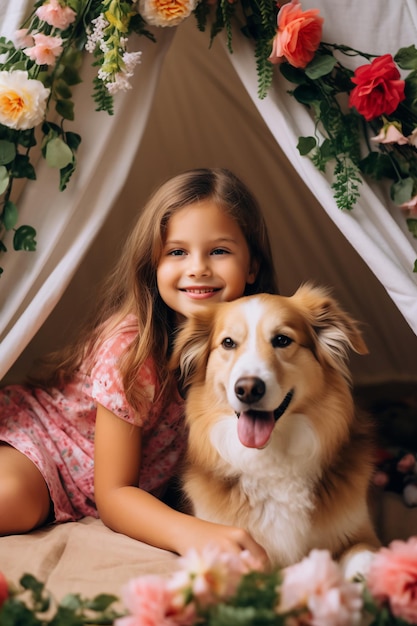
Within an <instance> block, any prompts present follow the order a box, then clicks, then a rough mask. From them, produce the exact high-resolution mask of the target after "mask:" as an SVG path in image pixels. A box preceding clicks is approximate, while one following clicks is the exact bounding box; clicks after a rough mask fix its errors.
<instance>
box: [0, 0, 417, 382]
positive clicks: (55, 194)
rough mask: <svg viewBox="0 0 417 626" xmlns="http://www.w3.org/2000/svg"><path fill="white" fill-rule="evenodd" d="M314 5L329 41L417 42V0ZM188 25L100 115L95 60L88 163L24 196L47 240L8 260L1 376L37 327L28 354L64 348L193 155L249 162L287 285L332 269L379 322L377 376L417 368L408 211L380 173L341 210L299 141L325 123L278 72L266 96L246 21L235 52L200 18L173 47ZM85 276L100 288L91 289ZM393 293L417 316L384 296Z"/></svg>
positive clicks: (85, 150) (167, 36) (374, 325)
mask: <svg viewBox="0 0 417 626" xmlns="http://www.w3.org/2000/svg"><path fill="white" fill-rule="evenodd" d="M25 4H27V0H14V2H13V3H8V2H6V3H5V1H4V0H0V7H2V5H4V7H3V8H7V18H8V19H7V24H8V29H9V31H8V32H10V31H11V30H13V28H14V27H15V25H16V24H18V23H19V21H20V15H19V12H18V11H17V7H18V6H21V7H24V5H25ZM29 4H30V3H29ZM302 4H303V7H304V8H312V7H317V8H319V9H320V12H321V14H322V16H323V17H324V19H325V28H324V39H325V40H327V41H337V42H339V43H346V44H350V45H351V46H352V47H357V48H361V49H363V50H366V51H368V52H375V53H376V54H382V53H385V52H395V51H396V50H397V49H398V48H399V47H401V46H406V45H410V44H411V43H414V42H415V41H417V38H416V32H417V29H416V20H415V17H416V15H415V14H416V5H415V0H368V2H367V3H364V2H363V0H352V2H349V3H346V1H345V0H316V1H313V0H302ZM22 10H23V9H22ZM4 23H5V21H4V19H2V26H1V30H2V32H4V26H3V24H4ZM173 34H174V33H173V31H172V30H170V29H158V31H157V33H156V36H157V41H158V43H157V45H155V44H153V43H151V42H148V41H147V40H146V39H144V38H141V39H140V40H138V44H137V48H138V49H141V50H142V51H143V61H142V64H141V65H140V66H138V67H137V69H136V73H135V80H134V85H133V89H132V91H130V92H127V93H126V94H123V95H122V96H121V97H120V98H118V99H117V101H116V106H115V116H114V117H108V116H107V114H105V113H96V112H94V103H93V102H92V99H91V81H90V80H89V76H90V74H89V72H91V69H90V68H89V67H88V65H89V59H88V58H87V60H86V61H87V62H86V68H85V72H86V73H85V82H84V83H83V84H82V85H81V86H80V89H79V90H78V93H77V96H76V122H75V123H74V124H73V130H74V131H75V132H79V133H80V134H81V135H82V138H83V141H82V144H81V146H80V149H79V153H78V162H79V167H78V171H77V172H76V174H75V175H74V178H73V180H72V181H71V183H70V185H69V187H68V189H67V190H66V191H65V192H63V193H60V192H59V191H58V173H57V172H55V171H53V170H50V169H49V168H48V167H47V166H46V165H45V164H44V163H42V164H40V167H39V168H38V170H37V173H38V180H37V182H36V183H34V184H28V185H26V187H25V190H24V195H23V196H22V198H21V202H20V206H21V209H22V218H21V222H22V223H29V224H33V225H34V226H35V227H36V228H37V231H38V237H37V239H38V251H37V252H36V253H30V252H27V253H24V252H7V254H5V255H4V256H3V258H2V265H3V267H4V268H5V272H4V274H3V276H2V278H1V279H0V311H1V312H0V340H1V343H0V378H1V377H2V376H3V375H4V374H5V373H6V372H7V371H8V369H9V368H10V367H11V366H12V364H13V363H14V361H15V360H16V359H17V358H18V356H19V354H20V353H21V352H22V351H23V350H24V349H25V347H26V346H27V344H29V342H30V341H31V340H32V338H33V340H32V342H31V345H30V346H29V348H31V352H30V350H29V348H26V350H25V352H26V353H28V354H29V352H30V354H29V356H28V358H31V357H32V356H33V357H35V356H38V355H39V353H40V352H41V351H42V350H43V349H45V350H46V349H47V348H49V349H53V348H54V347H56V343H57V340H59V339H62V336H61V335H62V333H63V329H66V328H68V319H69V320H70V321H72V322H74V319H73V318H75V317H77V314H78V313H80V312H82V310H83V308H86V307H87V306H88V303H87V302H85V301H84V299H83V298H85V294H86V293H88V292H89V291H91V292H93V289H94V287H95V285H96V282H97V281H98V280H99V279H100V275H101V274H103V273H105V271H106V268H107V267H109V264H111V262H112V259H113V258H114V257H115V255H116V254H117V248H118V246H119V242H120V241H122V240H123V235H124V234H125V232H126V230H127V229H128V224H129V223H130V221H131V220H132V219H136V215H137V211H138V208H139V207H140V206H142V205H143V202H144V201H145V199H146V197H147V195H148V193H149V192H150V191H151V190H152V188H154V187H155V186H156V185H158V184H159V183H160V182H161V181H162V180H165V179H166V178H167V177H168V176H171V175H173V174H175V173H177V172H178V171H181V170H183V169H185V168H187V167H199V166H216V165H221V166H225V167H230V169H232V170H234V171H236V173H237V174H238V175H241V176H242V178H244V180H245V181H246V182H248V183H249V185H250V187H251V188H252V189H253V190H254V192H255V193H256V195H257V196H258V197H259V198H260V200H261V204H262V206H263V207H264V208H265V209H266V218H267V221H268V225H269V227H270V231H271V238H272V242H273V248H274V256H275V257H276V259H277V267H278V272H279V275H280V277H281V280H280V283H281V289H282V291H283V293H289V292H292V291H293V287H296V286H297V284H298V283H299V282H301V281H303V280H309V279H310V278H313V279H316V278H318V279H319V280H320V281H321V282H324V283H325V284H329V285H331V286H335V287H336V294H337V295H338V296H339V295H340V296H341V299H342V301H343V303H345V304H346V306H347V308H348V309H349V310H351V311H352V312H354V313H356V315H357V317H358V318H359V319H361V320H365V321H366V323H367V325H368V330H367V334H368V337H369V338H370V343H371V344H373V345H372V346H371V348H373V349H372V350H371V351H372V353H373V354H372V355H371V361H369V363H368V365H367V366H365V368H364V370H363V374H362V376H361V377H362V379H364V380H365V379H366V380H371V379H372V378H373V377H374V378H378V377H379V378H382V379H391V378H395V376H396V375H398V376H399V377H403V378H404V377H407V376H409V377H410V378H413V377H414V378H415V377H417V359H415V354H416V350H417V340H416V336H415V334H414V333H417V308H416V307H417V297H416V296H417V280H416V279H417V277H416V275H415V274H413V273H412V266H413V263H414V259H415V258H416V257H417V246H416V240H414V239H413V238H412V237H411V235H410V234H409V233H408V231H407V229H406V227H405V225H404V221H403V217H402V215H401V214H400V212H399V210H398V209H397V208H395V207H391V206H390V204H389V203H388V201H387V200H386V199H385V198H384V197H383V196H382V195H381V191H380V189H379V188H375V189H373V188H371V187H369V186H368V185H364V186H363V188H362V196H361V201H360V203H359V205H358V206H357V207H356V208H355V209H354V210H353V211H352V212H351V213H344V212H342V211H340V210H339V209H337V208H336V206H335V203H334V201H333V197H332V193H331V190H330V185H329V180H328V179H327V178H326V177H325V176H324V175H322V174H320V173H319V172H318V171H317V170H316V169H315V168H314V166H313V165H312V164H311V163H310V161H309V159H308V158H307V157H300V156H299V154H298V151H297V150H296V147H295V146H296V144H297V140H298V136H300V135H309V134H311V129H312V122H311V120H310V118H309V116H308V114H307V112H306V111H305V110H304V109H303V107H302V106H301V105H299V104H298V103H296V102H295V100H294V99H293V98H291V97H290V96H289V95H288V94H287V93H286V89H287V85H286V84H285V83H284V81H283V79H282V78H281V76H280V75H279V73H278V72H277V76H276V79H275V82H274V85H273V88H272V90H271V92H270V94H269V96H268V97H267V98H266V99H265V100H263V101H260V100H259V99H258V97H257V78H256V71H255V62H254V56H253V49H252V47H251V44H250V43H249V42H248V41H247V40H246V39H244V38H243V37H240V36H239V33H235V36H234V42H233V49H234V52H233V54H232V55H229V53H228V52H227V53H226V52H224V51H222V49H221V45H220V47H218V46H217V44H215V45H214V46H213V49H212V50H210V51H209V50H208V36H205V35H202V34H201V33H199V32H198V31H197V29H196V27H195V23H193V18H190V20H187V23H184V25H183V26H181V27H180V28H179V30H178V34H177V36H176V38H175V41H174V44H173V45H172V46H171V48H170V50H169V53H168V54H167V55H166V58H165V53H166V52H167V49H168V48H169V47H170V43H171V39H172V37H173ZM226 57H227V58H226ZM229 59H230V61H231V63H232V64H233V66H234V68H235V70H236V72H237V73H238V75H239V77H240V80H241V81H242V83H243V85H244V87H245V88H242V86H241V83H240V81H236V79H235V74H234V72H233V70H232V68H231V66H230V63H229ZM162 62H163V63H162ZM160 70H161V81H160V83H159V84H158V85H157V82H158V76H159V73H160ZM245 89H246V90H247V92H248V94H249V96H250V98H249V97H248V96H247V95H246V93H245ZM154 95H155V99H153V98H154ZM245 98H246V99H247V100H248V102H246V100H245ZM148 115H149V116H148ZM268 129H269V130H268ZM279 146H280V148H279ZM285 157H287V159H288V160H289V162H290V163H291V164H292V166H293V167H294V169H295V171H296V172H298V174H299V175H300V176H301V179H303V181H304V183H305V184H306V185H307V187H308V188H309V189H310V190H311V192H312V193H313V194H314V196H315V199H314V202H313V201H312V200H311V199H310V198H309V196H308V195H306V193H305V191H304V190H303V189H302V184H300V182H299V180H298V178H297V177H294V175H293V172H292V167H291V165H290V164H289V163H288V162H287V161H286V158H285ZM321 207H323V208H324V209H325V212H324V211H323V209H322V208H321ZM327 216H328V217H327ZM122 222H123V225H121V223H122ZM336 227H337V228H336ZM337 229H340V231H341V232H342V233H343V236H344V237H346V239H347V240H349V241H350V243H351V244H352V246H353V247H354V248H355V249H356V250H357V252H359V254H360V255H361V257H362V258H363V259H364V260H365V262H366V264H367V266H369V267H370V268H371V270H372V272H373V273H374V274H375V276H377V277H378V280H379V281H380V283H381V284H382V285H383V289H382V288H379V287H380V286H379V287H378V285H379V283H378V281H377V280H376V279H375V280H374V283H375V284H372V286H371V287H369V283H370V282H372V281H369V277H368V273H369V274H370V272H369V271H368V267H367V266H365V264H363V266H362V265H361V263H362V262H359V261H360V257H358V258H356V256H355V254H354V253H352V252H351V250H350V246H349V244H347V243H345V241H344V238H343V237H342V236H341V235H340V234H339V231H338V230H337ZM9 248H11V246H10V245H9ZM84 257H85V260H84V261H83V258H84ZM80 264H81V265H80ZM77 268H78V269H77ZM82 282H84V284H86V285H87V286H86V287H85V286H84V287H82V288H81V287H80V285H81V283H82ZM68 285H69V286H68ZM384 290H386V291H387V292H388V294H389V296H390V298H392V301H393V302H395V304H396V307H398V310H399V311H401V315H400V314H399V313H398V311H397V309H396V308H395V307H394V306H393V305H392V302H391V301H389V302H387V301H386V300H389V299H388V298H386V299H385V300H384V294H385V291H384ZM352 309H354V310H352ZM51 312H52V314H51ZM48 316H49V317H48ZM402 316H403V317H402ZM47 318H48V320H47V323H46V324H44V322H45V320H46V319H47ZM64 318H65V319H66V320H67V321H65V319H64ZM403 318H404V319H405V320H407V324H405V323H404V319H403ZM401 324H403V325H404V326H405V327H406V328H405V329H404V328H401ZM42 325H43V326H42ZM41 327H42V328H41ZM39 328H41V330H40V332H37V331H38V329H39ZM407 329H408V330H407ZM411 329H413V330H411ZM366 358H368V357H366ZM372 359H373V360H372ZM361 363H362V361H361ZM22 369H23V370H24V367H23V368H22Z"/></svg>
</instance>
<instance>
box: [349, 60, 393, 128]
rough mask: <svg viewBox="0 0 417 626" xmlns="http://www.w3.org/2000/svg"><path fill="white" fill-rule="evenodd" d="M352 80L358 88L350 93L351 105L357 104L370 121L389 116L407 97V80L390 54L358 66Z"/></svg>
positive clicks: (357, 108) (359, 110) (357, 107)
mask: <svg viewBox="0 0 417 626" xmlns="http://www.w3.org/2000/svg"><path fill="white" fill-rule="evenodd" d="M352 82H353V83H355V85H356V87H354V88H353V89H352V91H351V93H350V97H349V106H350V107H355V109H356V110H357V111H358V113H360V115H363V117H364V118H365V119H366V120H367V121H368V122H369V120H373V119H375V118H376V117H379V116H380V115H384V114H385V115H390V114H391V113H393V112H394V111H395V110H396V108H397V107H398V105H399V104H400V102H402V100H404V99H405V94H404V87H405V82H404V81H403V80H401V77H400V72H399V71H398V68H397V66H396V65H395V63H394V59H393V58H392V56H391V55H390V54H384V55H382V56H380V57H377V58H376V59H374V60H373V61H372V63H370V64H368V65H361V66H360V67H358V68H357V69H356V70H355V76H354V78H352Z"/></svg>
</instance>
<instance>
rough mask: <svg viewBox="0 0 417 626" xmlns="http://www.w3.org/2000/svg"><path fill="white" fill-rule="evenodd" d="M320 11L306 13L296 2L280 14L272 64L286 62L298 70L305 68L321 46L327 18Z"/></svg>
mask: <svg viewBox="0 0 417 626" xmlns="http://www.w3.org/2000/svg"><path fill="white" fill-rule="evenodd" d="M318 13H319V10H318V9H309V10H307V11H303V10H302V9H301V4H300V3H299V2H298V0H292V1H291V2H290V3H288V4H284V6H283V7H282V8H281V9H280V11H279V13H278V19H277V23H278V30H277V34H276V35H275V38H274V41H273V44H272V52H271V56H270V57H269V61H271V63H280V62H281V61H283V60H284V59H286V60H287V61H288V63H290V64H291V65H293V66H294V67H301V68H304V67H305V66H306V65H307V64H308V63H310V61H311V60H312V58H313V57H314V54H315V52H316V50H317V48H318V47H319V45H320V40H321V34H322V26H323V18H322V17H319V15H318Z"/></svg>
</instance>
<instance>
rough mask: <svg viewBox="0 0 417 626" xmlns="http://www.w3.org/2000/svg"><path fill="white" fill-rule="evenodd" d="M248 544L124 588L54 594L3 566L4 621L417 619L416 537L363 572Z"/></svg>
mask: <svg viewBox="0 0 417 626" xmlns="http://www.w3.org/2000/svg"><path fill="white" fill-rule="evenodd" d="M258 565H259V564H257V563H254V562H253V561H251V559H250V558H249V556H248V554H247V553H246V552H242V553H241V555H238V556H237V555H231V554H225V553H222V552H220V551H219V550H218V549H216V548H209V549H206V550H204V551H203V552H202V553H197V552H196V551H194V550H190V552H189V553H188V554H187V555H186V556H185V557H184V558H179V559H178V570H177V571H176V572H174V573H173V574H172V575H171V576H170V577H166V576H164V577H161V576H156V575H149V574H148V575H145V576H139V577H137V578H133V579H132V580H130V581H128V582H127V584H126V585H125V586H124V587H123V588H122V589H121V591H120V598H119V597H117V596H113V595H108V594H99V595H98V596H96V597H95V598H92V599H88V598H83V597H81V596H80V595H79V594H69V595H67V596H65V597H64V598H63V599H62V600H61V601H60V602H58V603H57V602H55V601H54V599H53V597H52V596H51V594H49V593H48V591H47V590H46V589H45V588H44V585H43V583H42V582H40V581H38V580H37V579H36V578H34V577H33V576H31V575H30V574H25V575H24V576H22V578H21V580H20V587H16V586H15V585H12V584H9V583H8V582H7V580H6V578H5V576H4V575H3V574H1V573H0V624H4V625H6V624H7V626H18V625H21V624H31V625H32V626H58V624H59V626H81V625H85V624H108V625H109V624H113V625H114V626H230V625H236V626H254V625H256V624H259V625H262V626H407V625H408V624H416V623H417V593H416V589H417V537H414V538H411V539H409V540H408V541H394V542H393V543H392V544H390V546H388V547H387V548H381V549H380V550H379V551H378V552H376V554H375V557H374V560H373V561H372V562H371V565H370V569H369V571H368V573H367V574H366V575H365V576H361V577H358V579H357V580H356V581H348V580H346V579H345V578H344V576H343V573H342V570H341V568H340V566H339V564H338V563H337V562H336V561H334V560H333V559H332V558H331V556H330V553H329V552H328V551H326V550H312V552H310V554H309V555H308V556H307V557H305V558H304V559H303V560H302V561H300V562H299V563H295V564H294V565H291V566H289V567H287V568H285V569H281V570H275V571H272V572H263V571H261V570H260V569H259V567H258Z"/></svg>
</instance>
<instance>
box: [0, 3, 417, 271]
mask: <svg viewBox="0 0 417 626" xmlns="http://www.w3.org/2000/svg"><path fill="white" fill-rule="evenodd" d="M191 14H192V15H193V16H194V18H195V19H196V25H197V27H198V28H199V30H201V31H204V30H206V29H207V27H209V28H210V39H211V40H212V39H213V38H214V37H215V36H217V34H218V33H220V32H222V31H225V33H226V38H227V44H228V48H229V50H230V52H233V45H232V43H233V42H232V32H233V29H232V23H233V22H234V21H235V19H236V21H237V22H238V23H239V24H240V26H241V31H242V33H243V35H244V36H247V37H248V38H250V39H251V40H252V42H253V45H254V57H255V61H256V67H257V72H258V95H259V97H260V98H265V97H266V95H267V93H268V90H269V88H270V86H271V83H272V80H273V76H274V71H275V70H276V68H278V69H279V71H280V73H281V76H279V77H278V80H281V81H282V83H283V84H284V85H285V88H287V89H288V90H289V93H290V94H292V96H294V98H295V99H296V100H297V101H298V102H299V103H300V104H301V105H302V106H304V107H307V109H308V111H309V113H310V114H311V117H312V134H311V135H310V136H308V137H300V138H299V142H298V145H297V147H298V150H299V152H300V154H301V155H302V156H308V157H310V158H311V159H312V161H313V163H314V164H315V166H316V167H317V168H318V169H319V170H321V171H325V170H329V169H330V170H331V174H332V178H333V182H332V188H333V191H334V199H335V203H336V205H337V206H338V207H339V208H340V209H342V210H351V209H353V208H354V207H355V204H356V203H357V201H358V199H359V197H360V193H361V184H362V182H363V180H364V179H368V180H370V179H372V180H374V181H376V182H377V183H378V182H380V181H383V180H386V179H388V180H391V199H392V201H393V202H394V204H396V205H397V206H398V208H399V211H402V212H403V213H404V216H405V219H406V223H407V225H408V228H409V231H410V233H411V234H412V235H413V236H414V237H417V219H416V209H415V198H416V197H417V148H416V145H417V139H416V138H417V49H416V48H415V46H414V45H408V46H407V47H404V48H401V49H400V50H398V52H397V53H396V54H395V55H394V56H392V55H391V54H383V55H381V56H378V55H373V54H369V53H367V52H361V51H358V50H354V49H352V48H350V47H348V46H346V45H345V44H342V43H340V44H329V43H326V42H323V41H322V27H323V22H324V20H323V18H322V17H321V16H320V15H319V11H318V9H307V10H304V9H303V7H302V0H289V1H287V2H285V1H284V2H279V3H277V2H276V0H137V1H136V0H102V1H100V0H37V1H36V2H34V7H33V11H32V13H31V15H29V17H28V18H27V20H25V23H24V24H22V25H21V27H20V28H19V29H18V30H17V31H16V32H15V33H14V35H13V37H12V41H8V40H6V39H5V38H4V37H0V55H1V58H2V63H1V64H0V253H1V252H5V251H6V246H5V244H4V234H5V232H6V231H13V232H14V238H13V246H14V248H15V249H16V250H19V249H23V250H34V249H35V248H36V240H35V237H36V231H35V229H34V228H33V227H32V226H28V225H20V224H19V211H18V206H17V203H16V200H15V198H14V192H13V183H14V180H15V179H18V178H23V179H28V180H32V181H33V180H35V179H36V170H35V167H34V166H33V164H32V162H31V151H32V149H33V148H34V147H35V146H36V145H37V144H38V142H39V145H40V149H41V154H42V156H43V157H44V158H45V159H46V160H47V162H48V164H49V165H50V166H51V167H53V168H55V169H56V170H58V171H59V188H60V190H62V191H63V190H64V189H65V188H66V187H67V185H68V184H69V183H70V179H71V176H72V174H73V172H74V170H75V168H76V156H77V148H78V146H79V143H80V141H81V137H80V136H79V134H77V133H76V132H74V131H73V130H68V129H67V122H74V121H75V117H76V111H75V103H74V101H73V99H72V88H73V86H74V85H76V84H77V83H79V82H80V81H81V80H82V77H81V75H80V74H79V69H80V67H81V62H82V58H83V55H84V54H85V53H90V54H91V57H92V64H93V65H94V66H95V67H97V74H96V76H95V78H94V79H93V97H94V101H95V103H96V105H97V110H98V111H107V112H108V113H109V114H112V113H113V107H114V96H115V95H117V93H118V92H120V91H128V90H129V89H130V88H131V85H130V80H131V78H132V76H133V73H134V72H135V71H136V70H138V71H140V67H139V68H138V67H137V66H140V62H141V51H140V50H132V49H130V34H131V33H133V32H135V33H137V34H139V35H142V36H145V37H148V38H150V39H152V40H154V39H155V35H154V33H151V32H150V31H149V30H148V25H152V26H156V27H170V26H176V25H178V24H179V23H180V22H181V21H183V20H184V19H186V18H188V17H189V16H190V15H191ZM242 19H243V27H242ZM156 36H157V35H156ZM335 53H337V54H335ZM352 57H359V58H362V59H363V61H364V62H363V63H362V64H361V65H360V66H359V67H356V69H353V68H352V67H350V65H349V61H351V59H352ZM343 58H345V59H346V61H347V63H346V64H344V63H343V62H342V59H343ZM285 79H286V81H287V82H286V81H285ZM414 270H415V271H417V262H416V264H415V268H414ZM0 273H1V268H0Z"/></svg>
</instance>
